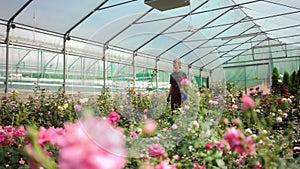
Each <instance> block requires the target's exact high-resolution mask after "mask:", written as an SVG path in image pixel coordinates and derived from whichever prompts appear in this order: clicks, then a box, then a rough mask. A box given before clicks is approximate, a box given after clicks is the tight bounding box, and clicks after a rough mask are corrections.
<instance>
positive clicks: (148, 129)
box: [143, 119, 157, 136]
mask: <svg viewBox="0 0 300 169" xmlns="http://www.w3.org/2000/svg"><path fill="white" fill-rule="evenodd" d="M156 128H157V122H156V121H155V120H153V119H148V120H146V121H145V123H144V126H143V134H144V135H146V136H149V135H151V134H153V133H154V132H155V130H156Z"/></svg>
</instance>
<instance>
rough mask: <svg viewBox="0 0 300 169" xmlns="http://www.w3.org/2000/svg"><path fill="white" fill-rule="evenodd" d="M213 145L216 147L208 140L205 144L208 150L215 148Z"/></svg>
mask: <svg viewBox="0 0 300 169" xmlns="http://www.w3.org/2000/svg"><path fill="white" fill-rule="evenodd" d="M213 147H214V145H213V144H212V143H210V142H207V143H206V145H205V149H206V150H211V149H213Z"/></svg>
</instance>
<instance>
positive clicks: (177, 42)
mask: <svg viewBox="0 0 300 169" xmlns="http://www.w3.org/2000/svg"><path fill="white" fill-rule="evenodd" d="M231 9H232V8H229V9H228V10H226V11H225V12H222V13H221V14H219V15H218V16H217V17H215V18H214V19H212V20H210V21H209V22H208V23H206V24H204V25H203V26H202V27H201V28H204V27H205V26H207V25H209V24H211V23H212V22H214V21H215V20H217V19H218V18H220V17H221V16H223V15H224V14H226V13H227V12H229V11H230V10H231ZM201 28H199V29H197V30H195V31H194V32H192V33H191V34H189V35H188V36H186V37H184V38H183V39H182V40H181V41H178V42H177V43H175V44H174V45H172V46H171V47H169V48H168V49H166V50H165V51H163V52H162V53H160V54H159V55H158V56H157V58H159V57H160V56H162V55H163V54H165V53H166V52H168V51H169V50H171V49H172V48H174V47H175V46H177V45H178V44H180V43H182V42H183V41H184V40H186V39H188V38H189V37H191V36H192V35H194V34H195V33H197V32H198V31H199V30H201Z"/></svg>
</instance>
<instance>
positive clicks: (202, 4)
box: [0, 0, 300, 70]
mask: <svg viewBox="0 0 300 169" xmlns="http://www.w3.org/2000/svg"><path fill="white" fill-rule="evenodd" d="M299 12H300V2H299V1H295V0H285V1H282V0H192V1H191V2H190V5H187V6H185V7H180V8H176V9H171V10H165V11H160V10H158V9H155V8H152V7H151V6H150V5H147V4H145V3H144V1H143V0H123V1H120V0H102V1H101V0H89V1H82V0H72V1H70V0H69V1H66V0H51V1H50V0H48V1H45V0H43V1H42V0H27V1H26V0H10V1H7V0H1V6H0V39H1V42H2V43H5V39H6V38H7V35H6V30H7V26H8V25H10V24H14V25H15V26H16V28H15V29H14V30H12V31H11V34H12V35H11V37H10V40H11V41H13V42H14V43H15V44H16V45H20V46H22V45H23V46H36V47H38V48H49V49H53V50H61V49H62V48H63V41H64V38H65V39H69V37H70V42H69V43H68V42H67V44H66V45H67V49H66V50H69V52H72V51H73V52H75V53H76V52H79V53H80V54H82V53H85V54H90V55H91V56H94V57H99V58H101V57H102V54H101V53H102V51H101V50H102V49H99V48H92V47H89V46H88V45H86V44H89V43H90V44H97V45H99V46H102V47H103V46H105V47H106V48H108V49H113V48H116V49H119V50H124V51H128V52H129V53H134V54H135V55H138V56H145V57H150V58H154V59H155V60H157V61H159V60H166V61H172V60H173V59H174V58H180V59H181V60H182V62H183V63H184V64H185V65H187V66H189V67H193V68H196V69H198V68H199V69H204V70H214V69H215V68H217V67H219V66H221V65H224V64H226V63H229V62H230V61H232V60H235V59H236V58H237V57H238V56H240V55H243V54H244V53H246V52H247V51H249V50H253V48H255V47H259V46H265V45H274V46H275V45H277V46H278V45H281V46H283V47H284V46H286V45H294V46H297V47H299V35H300V34H299V31H300V28H299V26H300V24H299V23H300V19H299V18H300V13H299ZM71 41H72V42H71ZM77 42H84V43H85V44H84V45H83V44H82V43H77ZM274 42H276V43H274ZM297 57H299V55H298V56H297ZM142 58H143V57H142ZM250 61H251V59H250ZM140 62H141V63H142V62H143V60H142V59H141V61H140ZM147 64H153V65H154V62H153V63H151V62H150V63H147Z"/></svg>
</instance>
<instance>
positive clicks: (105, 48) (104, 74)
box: [102, 44, 108, 91]
mask: <svg viewBox="0 0 300 169" xmlns="http://www.w3.org/2000/svg"><path fill="white" fill-rule="evenodd" d="M107 49H108V44H104V46H103V58H102V60H103V91H105V88H106V50H107Z"/></svg>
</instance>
